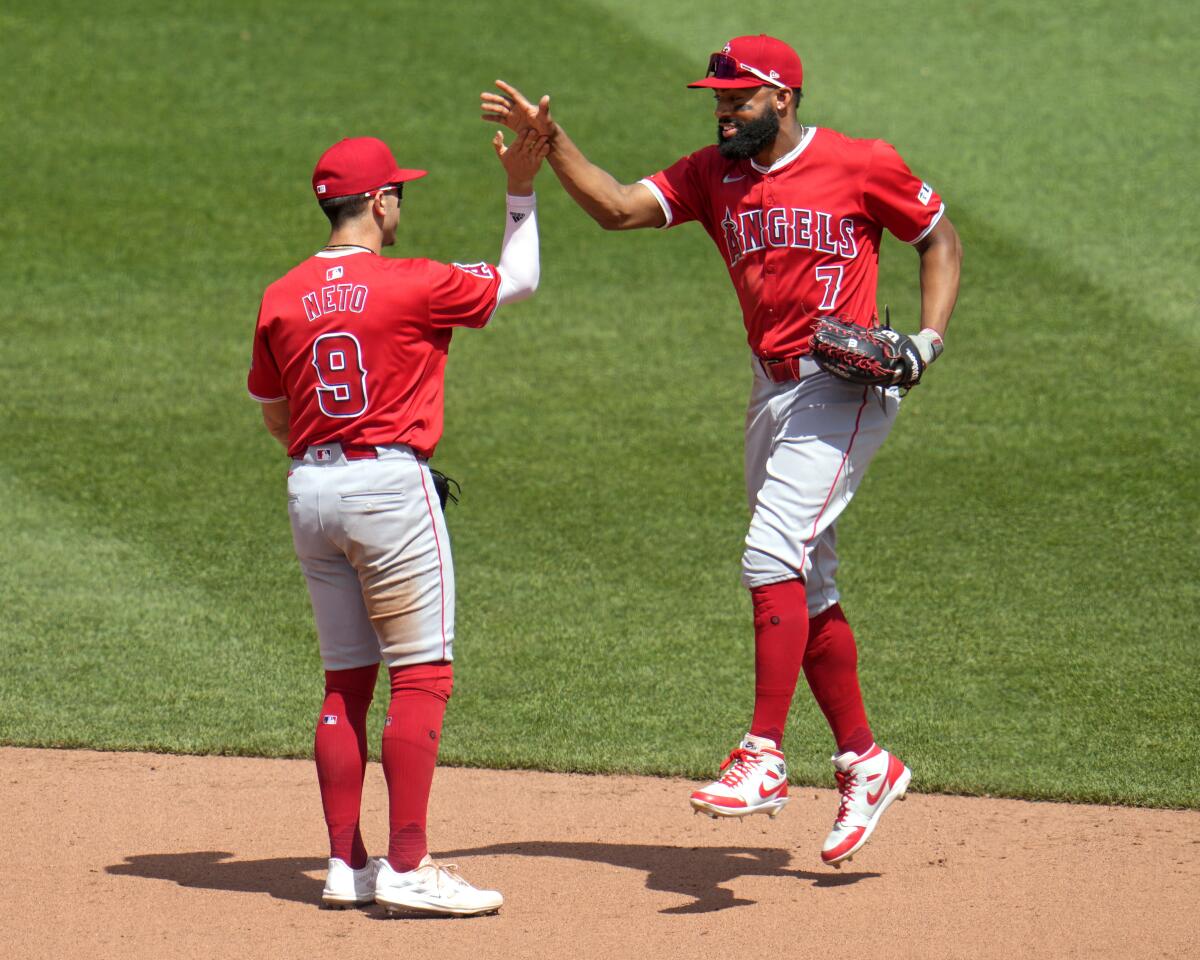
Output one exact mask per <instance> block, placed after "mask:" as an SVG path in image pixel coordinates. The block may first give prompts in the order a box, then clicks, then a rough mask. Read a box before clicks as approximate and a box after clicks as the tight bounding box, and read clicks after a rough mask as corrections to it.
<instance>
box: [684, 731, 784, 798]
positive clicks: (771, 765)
mask: <svg viewBox="0 0 1200 960" xmlns="http://www.w3.org/2000/svg"><path fill="white" fill-rule="evenodd" d="M721 771H722V773H721V777H720V778H719V779H717V780H714V781H713V782H712V783H710V784H709V785H708V786H706V787H703V788H701V789H700V790H697V791H696V792H695V793H693V794H692V795H691V797H690V798H689V799H690V801H691V804H692V808H693V809H694V810H695V811H696V812H697V813H707V814H708V815H709V816H710V817H746V816H749V815H750V814H752V813H765V814H767V815H768V816H770V817H772V818H774V817H777V816H778V815H779V811H780V810H782V809H783V808H784V805H785V804H786V803H787V802H788V788H787V764H786V763H785V762H784V759H783V754H782V753H781V752H780V751H779V750H777V749H776V748H775V742H774V741H773V740H768V739H767V738H766V737H756V736H754V735H753V734H749V733H748V734H746V736H745V739H743V740H742V742H741V744H740V745H739V746H738V747H737V748H736V749H734V750H733V751H731V752H730V754H729V756H728V757H726V759H725V762H724V763H722V764H721Z"/></svg>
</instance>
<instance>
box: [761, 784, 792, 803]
mask: <svg viewBox="0 0 1200 960" xmlns="http://www.w3.org/2000/svg"><path fill="white" fill-rule="evenodd" d="M784 782H785V783H786V781H784ZM783 785H784V784H783V783H777V784H776V785H775V786H773V787H771V789H769V790H766V789H763V788H764V787H765V786H766V784H764V783H760V784H759V785H758V795H759V796H760V797H762V798H763V799H764V800H765V799H766V798H767V797H769V796H770V795H771V794H773V793H778V792H779V791H780V790H782V789H783Z"/></svg>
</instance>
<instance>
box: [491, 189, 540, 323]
mask: <svg viewBox="0 0 1200 960" xmlns="http://www.w3.org/2000/svg"><path fill="white" fill-rule="evenodd" d="M496 269H497V271H498V272H499V274H500V291H499V293H497V294H496V306H497V307H502V306H503V305H504V304H506V303H516V302H517V301H518V300H524V299H525V298H526V297H529V296H531V295H532V294H533V292H534V291H535V290H537V288H538V281H539V280H540V279H541V255H540V249H539V245H538V228H537V194H531V195H530V196H528V197H514V196H511V195H510V196H508V197H507V198H506V202H505V211H504V240H503V242H502V243H501V244H500V261H499V263H497V264H496ZM493 312H494V311H493Z"/></svg>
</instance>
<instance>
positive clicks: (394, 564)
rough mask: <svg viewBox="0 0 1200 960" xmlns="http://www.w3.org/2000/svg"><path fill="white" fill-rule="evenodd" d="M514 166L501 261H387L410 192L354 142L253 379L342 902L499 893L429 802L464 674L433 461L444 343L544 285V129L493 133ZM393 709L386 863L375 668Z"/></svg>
mask: <svg viewBox="0 0 1200 960" xmlns="http://www.w3.org/2000/svg"><path fill="white" fill-rule="evenodd" d="M493 144H494V146H495V149H496V153H497V155H498V156H499V158H500V162H501V163H502V165H503V167H504V169H505V171H506V172H507V175H508V198H507V210H506V213H505V223H504V239H503V244H502V246H501V249H500V259H499V263H498V265H497V266H492V265H490V264H487V263H473V264H459V263H455V264H445V263H438V262H435V261H432V260H425V259H417V258H413V259H395V258H385V257H382V256H380V250H381V249H382V248H383V247H385V246H390V245H392V244H394V243H395V240H396V227H397V224H398V222H399V218H400V202H401V198H402V194H403V191H404V185H405V184H406V183H408V182H409V181H411V180H415V179H417V178H419V177H423V176H425V171H424V170H409V169H401V168H400V167H398V166H397V165H396V160H395V158H394V157H393V155H392V152H391V151H390V150H389V149H388V147H387V145H386V144H384V143H383V142H382V141H380V140H376V139H374V138H370V137H358V138H354V139H348V140H342V141H340V142H338V143H336V144H334V145H333V146H332V147H330V148H329V149H328V150H327V151H325V153H324V154H323V155H322V156H321V158H320V160H319V161H318V162H317V166H316V170H315V171H314V172H313V177H312V186H313V191H314V193H315V195H316V199H317V201H318V203H319V204H320V206H321V209H322V211H323V212H324V213H325V215H326V216H327V217H328V218H329V222H330V224H331V228H332V229H331V233H330V236H329V242H328V243H327V244H326V245H325V246H324V247H322V248H321V249H320V250H319V251H317V252H316V253H315V254H314V255H313V256H311V257H309V258H307V259H306V260H304V261H303V262H302V263H300V264H299V265H298V266H297V267H295V268H294V269H292V270H291V271H289V272H288V273H287V274H286V275H285V276H284V277H282V278H281V279H279V280H276V281H275V282H274V283H272V284H271V285H270V286H269V287H268V288H267V290H266V293H265V294H264V295H263V300H262V307H261V309H260V311H259V314H258V324H257V327H256V329H255V333H254V347H253V358H252V363H251V368H250V374H249V378H248V388H249V391H250V394H251V396H252V397H254V399H256V400H258V401H259V402H260V403H261V404H262V412H263V420H264V422H265V423H266V426H267V429H268V430H269V431H270V433H271V434H272V435H273V436H274V437H275V438H276V439H277V440H278V441H279V442H280V443H282V444H283V445H284V446H285V447H286V448H287V453H288V456H289V457H290V458H291V466H290V468H289V470H288V484H287V486H288V514H289V516H290V519H291V526H292V535H293V541H294V544H295V548H296V554H297V556H298V557H299V560H300V567H301V569H302V570H303V572H304V576H305V579H306V581H307V583H308V590H309V594H310V596H311V599H312V608H313V616H314V618H315V620H316V626H317V633H318V637H319V642H320V650H321V660H322V662H323V665H324V668H325V700H324V703H322V705H321V712H320V714H319V717H318V720H317V728H316V741H315V748H314V752H315V756H316V765H317V778H318V780H319V782H320V788H321V802H322V805H323V807H324V811H325V822H326V824H327V826H328V828H329V846H330V860H329V871H328V874H327V877H326V881H325V889H324V892H323V894H322V899H323V901H324V902H325V903H326V904H327V905H330V906H334V907H343V906H352V905H356V904H365V903H371V902H377V903H380V904H382V905H384V906H385V907H386V908H387V909H388V911H389V912H407V911H416V912H420V913H432V914H453V915H473V914H481V913H490V912H494V911H496V910H497V909H498V908H499V907H500V905H501V903H503V898H502V897H501V895H500V894H499V893H497V892H496V891H494V890H478V889H476V888H475V887H473V886H471V885H470V884H469V883H467V881H466V880H464V879H463V878H462V876H461V875H460V874H458V873H457V872H456V871H455V869H454V868H452V867H450V866H448V865H444V864H440V863H438V862H437V861H435V860H433V859H431V858H430V856H429V850H428V846H427V843H426V834H425V827H426V808H427V805H428V800H429V790H430V785H431V783H432V780H433V770H434V765H435V763H436V761H437V752H438V744H439V741H440V737H441V729H442V717H443V714H444V712H445V708H446V701H447V700H448V698H449V696H450V692H451V687H452V678H453V669H452V660H453V659H454V565H453V562H452V561H451V555H450V542H449V539H448V537H447V534H446V525H445V522H444V518H443V516H442V506H441V504H440V503H439V499H438V496H437V494H436V493H435V486H434V476H433V474H432V473H431V471H430V468H429V464H428V459H429V457H430V456H431V455H432V454H433V451H434V448H435V447H436V446H437V443H438V440H439V438H440V437H441V434H442V393H443V374H444V370H445V364H446V353H447V350H448V348H449V346H450V338H451V335H452V334H453V332H454V329H455V328H456V327H482V326H483V325H484V324H486V323H487V322H488V320H489V319H490V318H491V316H492V314H493V313H494V312H495V311H496V308H497V307H499V306H501V305H503V304H506V303H514V302H516V301H518V300H521V299H524V298H525V297H528V296H529V295H530V294H532V293H533V292H534V290H535V289H536V288H537V284H538V274H539V254H538V231H537V216H536V200H535V197H534V194H533V178H534V174H535V173H536V172H537V169H538V167H539V166H540V164H541V162H542V159H543V158H544V156H545V153H546V148H545V146H544V145H543V146H541V147H539V146H538V143H537V138H536V137H535V136H534V135H533V134H532V133H530V134H526V135H524V136H522V137H519V138H518V140H517V141H516V142H515V143H514V144H513V145H512V146H511V147H508V148H506V147H505V146H504V140H503V136H502V135H501V134H499V133H498V134H497V135H496V138H495V139H494V141H493ZM381 660H382V661H383V662H384V663H386V664H387V668H388V674H389V678H390V686H391V702H390V704H389V706H388V712H387V719H386V721H385V726H384V730H383V750H382V754H383V757H382V758H383V772H384V776H385V778H386V780H387V785H388V812H389V824H390V839H389V843H388V851H387V856H386V857H383V858H381V859H379V860H370V859H368V857H367V851H366V848H365V846H364V844H363V839H362V835H361V832H360V830H359V804H360V800H361V797H362V785H363V775H364V772H365V769H366V758H367V746H366V724H367V710H368V707H369V706H370V703H371V699H372V696H373V694H374V690H375V679H376V676H377V673H378V670H379V663H380V661H381Z"/></svg>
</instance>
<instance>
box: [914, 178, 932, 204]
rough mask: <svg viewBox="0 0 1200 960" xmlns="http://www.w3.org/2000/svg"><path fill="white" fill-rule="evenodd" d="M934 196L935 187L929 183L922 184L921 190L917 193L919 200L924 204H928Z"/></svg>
mask: <svg viewBox="0 0 1200 960" xmlns="http://www.w3.org/2000/svg"><path fill="white" fill-rule="evenodd" d="M932 196H933V187H931V186H930V185H929V184H927V183H922V184H921V189H920V191H919V192H918V193H917V199H918V200H920V201H921V202H922V203H928V202H929V198H930V197H932Z"/></svg>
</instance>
